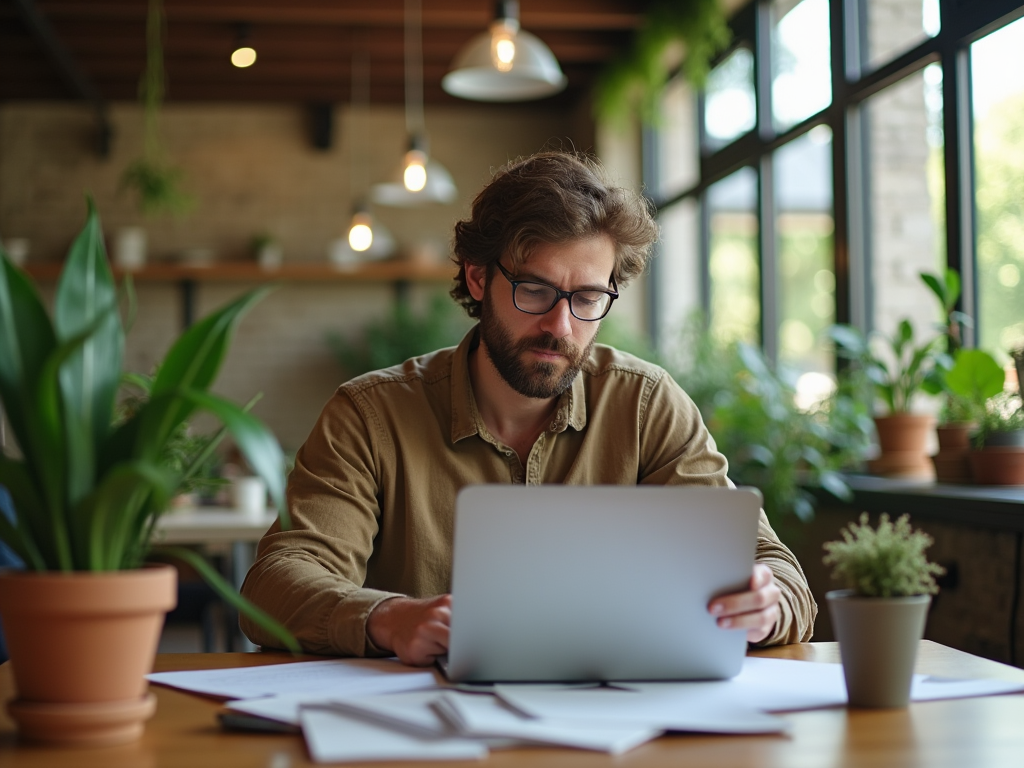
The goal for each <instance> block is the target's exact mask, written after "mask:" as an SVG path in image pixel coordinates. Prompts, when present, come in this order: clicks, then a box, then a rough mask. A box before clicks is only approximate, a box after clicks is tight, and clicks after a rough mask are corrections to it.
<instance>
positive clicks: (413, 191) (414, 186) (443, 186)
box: [373, 0, 459, 207]
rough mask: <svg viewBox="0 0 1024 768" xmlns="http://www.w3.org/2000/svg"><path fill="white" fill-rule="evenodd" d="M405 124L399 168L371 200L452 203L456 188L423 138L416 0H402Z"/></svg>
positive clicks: (420, 33) (402, 203) (420, 30)
mask: <svg viewBox="0 0 1024 768" xmlns="http://www.w3.org/2000/svg"><path fill="white" fill-rule="evenodd" d="M405 127H406V131H407V132H408V134H409V143H408V147H407V149H406V153H405V155H404V157H403V158H402V164H401V168H399V170H398V172H397V173H396V174H395V180H394V181H392V182H390V183H387V184H377V185H376V186H375V187H374V188H373V201H374V202H375V203H379V204H381V205H392V206H397V207H414V206H419V205H424V204H427V203H451V202H453V201H454V200H455V198H456V197H457V196H458V193H459V192H458V189H456V187H455V182H454V181H453V180H452V175H451V174H450V173H448V169H447V168H445V167H444V166H443V165H441V164H440V163H439V162H437V160H435V159H433V158H432V157H431V156H430V146H429V143H428V141H427V131H426V120H425V118H424V116H423V25H422V19H421V9H420V0H405Z"/></svg>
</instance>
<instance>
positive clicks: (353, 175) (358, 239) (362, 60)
mask: <svg viewBox="0 0 1024 768" xmlns="http://www.w3.org/2000/svg"><path fill="white" fill-rule="evenodd" d="M351 105H352V106H351V118H352V119H351V122H352V127H351V130H349V131H348V134H349V171H350V173H349V178H350V180H351V191H352V200H353V201H354V202H353V204H352V220H351V222H349V226H348V232H347V233H346V235H345V237H340V238H338V239H337V240H335V241H334V242H333V243H331V247H330V251H329V254H328V258H329V259H330V261H331V263H332V264H334V265H335V266H336V267H339V268H341V269H346V268H351V267H354V266H356V265H357V264H358V263H359V262H361V261H366V260H367V259H383V258H385V257H387V256H390V255H391V254H392V253H393V252H394V250H395V240H394V238H393V237H392V236H391V233H390V232H388V230H387V229H386V228H385V227H384V225H383V224H381V223H380V222H379V221H377V220H376V219H375V218H374V216H373V214H372V213H371V212H370V206H369V205H368V204H367V202H366V200H365V199H363V197H362V195H363V194H364V193H365V190H366V185H367V181H366V177H367V173H366V152H365V151H364V148H365V147H367V146H369V142H370V129H369V122H370V115H369V113H370V60H369V57H368V56H367V55H366V53H365V52H364V53H363V54H362V56H357V55H356V54H355V53H353V54H352V99H351Z"/></svg>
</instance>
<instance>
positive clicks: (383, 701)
mask: <svg viewBox="0 0 1024 768" xmlns="http://www.w3.org/2000/svg"><path fill="white" fill-rule="evenodd" d="M440 695H441V693H440V692H439V691H436V690H433V691H412V692H410V693H392V694H388V695H386V696H362V697H358V698H345V699H338V698H334V699H332V700H331V702H330V703H329V704H328V707H329V708H331V709H333V710H335V711H337V712H343V713H346V714H349V715H353V716H355V717H358V718H359V719H362V720H370V721H372V722H376V723H379V724H380V725H384V726H387V727H389V728H396V729H399V730H404V731H406V732H407V733H410V734H411V735H414V736H420V737H423V738H438V737H441V736H455V735H456V733H455V731H454V729H453V728H452V727H451V726H449V725H448V723H447V722H445V721H444V720H443V719H442V718H441V716H440V715H438V714H437V712H436V711H435V710H434V708H433V707H432V706H431V704H432V703H433V702H434V701H436V700H437V698H438V697H439V696H440Z"/></svg>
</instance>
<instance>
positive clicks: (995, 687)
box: [910, 675, 1024, 701]
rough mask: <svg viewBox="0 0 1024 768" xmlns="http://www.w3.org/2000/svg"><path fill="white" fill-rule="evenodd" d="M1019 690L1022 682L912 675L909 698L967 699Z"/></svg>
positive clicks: (928, 699) (1023, 686)
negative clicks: (912, 680)
mask: <svg viewBox="0 0 1024 768" xmlns="http://www.w3.org/2000/svg"><path fill="white" fill-rule="evenodd" d="M1020 692H1024V683H1013V682H1010V681H1009V680H960V679H954V678H951V677H936V676H934V675H914V682H913V684H912V685H911V686H910V700H911V701H938V700H939V699H967V698H971V697H974V696H992V695H995V694H1000V693H1020Z"/></svg>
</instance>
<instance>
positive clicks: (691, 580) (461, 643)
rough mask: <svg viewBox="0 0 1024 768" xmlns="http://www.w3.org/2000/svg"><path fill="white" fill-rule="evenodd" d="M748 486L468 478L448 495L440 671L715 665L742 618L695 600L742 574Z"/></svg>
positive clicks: (732, 660)
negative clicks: (447, 604)
mask: <svg viewBox="0 0 1024 768" xmlns="http://www.w3.org/2000/svg"><path fill="white" fill-rule="evenodd" d="M760 507H761V494H760V492H758V491H757V490H756V489H752V488H706V487H691V486H564V485H549V486H546V485H541V486H524V485H478V486H467V487H466V488H463V489H462V491H461V492H460V493H459V495H458V498H457V500H456V506H455V541H454V554H453V566H452V619H451V637H450V642H449V651H448V658H447V663H446V665H445V673H446V674H447V675H448V677H449V679H451V680H452V681H453V682H494V681H520V682H525V681H583V680H587V681H613V680H697V679H708V680H713V679H723V678H727V677H732V676H734V675H736V674H738V673H739V671H740V667H741V665H742V663H743V657H744V654H745V652H746V632H745V631H743V630H735V629H734V630H725V629H721V628H719V627H718V626H717V624H716V622H715V619H714V617H712V616H711V615H709V614H708V612H707V605H708V602H709V601H710V600H711V599H712V598H713V597H716V596H718V595H722V594H727V593H731V592H739V591H743V590H744V589H747V588H748V584H749V581H750V575H751V571H752V569H753V563H754V552H755V548H756V541H757V523H758V515H759V511H760Z"/></svg>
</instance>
